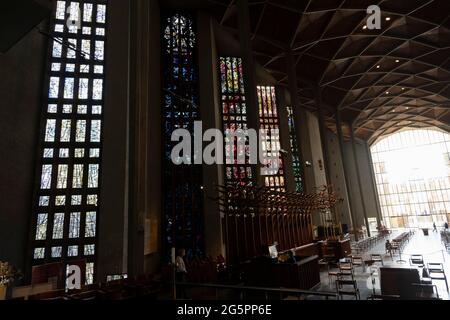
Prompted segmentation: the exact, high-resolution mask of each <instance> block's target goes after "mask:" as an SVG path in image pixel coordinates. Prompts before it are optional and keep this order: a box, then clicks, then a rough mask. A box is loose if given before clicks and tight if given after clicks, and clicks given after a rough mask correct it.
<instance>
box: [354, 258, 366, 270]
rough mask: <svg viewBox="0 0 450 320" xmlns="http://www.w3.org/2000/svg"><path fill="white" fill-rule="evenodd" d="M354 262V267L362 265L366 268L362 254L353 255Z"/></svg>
mask: <svg viewBox="0 0 450 320" xmlns="http://www.w3.org/2000/svg"><path fill="white" fill-rule="evenodd" d="M352 264H353V266H354V267H361V268H363V269H364V261H363V258H362V257H360V256H352Z"/></svg>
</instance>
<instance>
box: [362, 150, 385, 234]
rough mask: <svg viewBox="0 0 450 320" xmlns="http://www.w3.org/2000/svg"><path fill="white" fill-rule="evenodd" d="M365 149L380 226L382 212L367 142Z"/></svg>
mask: <svg viewBox="0 0 450 320" xmlns="http://www.w3.org/2000/svg"><path fill="white" fill-rule="evenodd" d="M364 145H365V148H366V154H367V161H368V163H369V167H370V170H369V173H370V178H371V182H372V185H373V193H374V198H375V205H376V208H377V224H378V226H380V225H381V220H383V215H382V211H381V205H380V195H379V194H378V187H377V181H376V179H375V173H374V168H373V159H372V153H371V152H370V147H369V144H368V143H367V142H365V144H364Z"/></svg>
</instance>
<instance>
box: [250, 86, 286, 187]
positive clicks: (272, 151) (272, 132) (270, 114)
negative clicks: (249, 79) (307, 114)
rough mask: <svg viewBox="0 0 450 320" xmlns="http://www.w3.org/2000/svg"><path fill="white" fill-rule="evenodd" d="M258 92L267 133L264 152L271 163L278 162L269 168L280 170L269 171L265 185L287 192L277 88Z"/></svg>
mask: <svg viewBox="0 0 450 320" xmlns="http://www.w3.org/2000/svg"><path fill="white" fill-rule="evenodd" d="M256 90H257V94H258V103H259V122H260V129H264V130H265V132H266V134H265V138H264V140H263V141H262V142H261V148H262V152H263V155H264V156H265V157H267V158H269V159H274V160H270V161H278V164H277V165H276V166H273V164H271V163H268V164H267V167H269V168H270V167H274V168H278V169H277V170H276V169H275V170H269V172H268V174H267V175H266V176H265V177H264V183H265V185H266V187H271V188H273V189H274V190H278V191H285V182H284V166H283V159H282V158H281V153H280V150H281V143H280V125H279V116H278V106H277V99H276V94H275V87H273V86H258V87H257V88H256ZM277 155H278V156H277Z"/></svg>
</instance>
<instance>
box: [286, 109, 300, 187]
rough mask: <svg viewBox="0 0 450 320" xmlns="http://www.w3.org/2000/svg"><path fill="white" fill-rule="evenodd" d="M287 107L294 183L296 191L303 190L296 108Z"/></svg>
mask: <svg viewBox="0 0 450 320" xmlns="http://www.w3.org/2000/svg"><path fill="white" fill-rule="evenodd" d="M286 108H287V117H288V119H287V120H288V127H289V141H290V144H291V154H292V169H293V171H294V183H295V192H298V193H300V192H302V191H303V180H302V164H301V160H300V151H299V149H298V144H297V132H296V128H295V122H294V110H293V109H292V107H286Z"/></svg>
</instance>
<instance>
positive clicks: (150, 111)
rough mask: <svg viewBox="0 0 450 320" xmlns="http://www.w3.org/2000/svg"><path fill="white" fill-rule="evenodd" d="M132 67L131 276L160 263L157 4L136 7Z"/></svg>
mask: <svg viewBox="0 0 450 320" xmlns="http://www.w3.org/2000/svg"><path fill="white" fill-rule="evenodd" d="M131 21H132V22H133V24H132V27H131V35H130V38H131V63H130V70H131V72H130V93H131V96H130V188H129V194H130V197H129V204H130V205H129V245H128V249H129V255H128V273H129V275H130V276H133V275H137V274H141V273H143V272H144V271H145V272H152V271H153V270H155V269H156V268H157V267H158V264H159V262H160V258H159V252H160V240H159V239H160V226H161V159H162V148H161V130H162V129H161V103H160V101H161V99H160V94H161V83H160V78H161V73H160V55H161V50H160V25H159V5H158V1H157V0H147V1H146V0H137V1H132V2H131Z"/></svg>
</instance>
